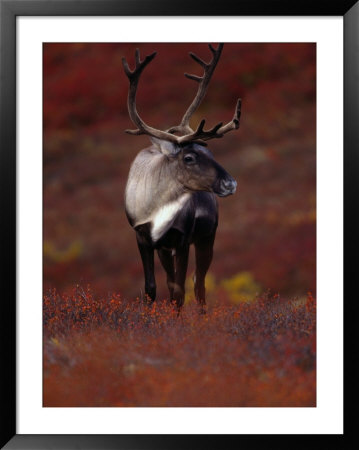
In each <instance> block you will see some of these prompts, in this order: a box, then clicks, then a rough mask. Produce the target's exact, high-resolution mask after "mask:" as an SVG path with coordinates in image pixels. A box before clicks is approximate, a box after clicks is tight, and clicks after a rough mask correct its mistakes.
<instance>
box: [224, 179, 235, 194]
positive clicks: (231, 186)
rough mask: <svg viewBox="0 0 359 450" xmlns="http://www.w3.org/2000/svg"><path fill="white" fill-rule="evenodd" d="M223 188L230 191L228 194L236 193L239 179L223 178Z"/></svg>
mask: <svg viewBox="0 0 359 450" xmlns="http://www.w3.org/2000/svg"><path fill="white" fill-rule="evenodd" d="M221 184H222V188H223V189H224V190H225V191H227V192H228V194H234V193H235V192H236V189H237V181H235V180H234V179H233V178H229V179H225V180H222V182H221Z"/></svg>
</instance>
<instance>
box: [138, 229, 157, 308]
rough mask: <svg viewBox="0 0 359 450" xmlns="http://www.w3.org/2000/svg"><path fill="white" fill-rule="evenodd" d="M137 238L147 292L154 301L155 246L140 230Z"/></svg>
mask: <svg viewBox="0 0 359 450" xmlns="http://www.w3.org/2000/svg"><path fill="white" fill-rule="evenodd" d="M136 238H137V245H138V249H139V251H140V254H141V259H142V264H143V271H144V274H145V294H146V295H147V296H148V297H149V298H150V300H151V301H152V302H154V301H155V300H156V280H155V267H154V251H153V247H152V246H151V245H149V244H148V243H147V241H146V239H145V238H144V237H143V236H142V235H141V234H140V233H139V232H136Z"/></svg>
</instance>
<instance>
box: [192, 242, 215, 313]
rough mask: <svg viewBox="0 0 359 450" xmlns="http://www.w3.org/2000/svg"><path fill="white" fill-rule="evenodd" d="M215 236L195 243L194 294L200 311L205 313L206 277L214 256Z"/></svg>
mask: <svg viewBox="0 0 359 450" xmlns="http://www.w3.org/2000/svg"><path fill="white" fill-rule="evenodd" d="M213 243H214V236H213V238H210V239H207V240H203V239H202V240H199V241H197V242H195V243H194V245H195V253H196V272H195V276H194V294H195V297H196V300H197V303H198V305H199V307H200V312H201V313H205V305H206V288H205V278H206V273H207V271H208V269H209V266H210V265H211V262H212V256H213Z"/></svg>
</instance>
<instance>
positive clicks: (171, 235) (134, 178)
mask: <svg viewBox="0 0 359 450" xmlns="http://www.w3.org/2000/svg"><path fill="white" fill-rule="evenodd" d="M209 48H210V50H211V52H212V54H213V57H212V59H211V61H210V62H209V63H206V62H205V61H203V60H202V59H200V58H199V57H198V56H197V55H195V54H194V53H190V56H191V57H192V58H193V59H194V60H195V61H196V62H197V63H199V64H200V65H201V66H202V67H203V69H204V74H203V76H197V75H191V74H186V73H185V76H186V77H187V78H189V79H191V80H194V81H196V82H197V83H198V91H197V94H196V96H195V98H194V100H193V101H192V103H191V105H190V106H189V107H188V109H187V111H186V112H185V114H184V116H183V118H182V121H181V123H180V124H179V125H178V126H174V127H172V128H170V129H168V130H166V131H161V130H158V129H155V128H152V127H151V126H149V125H147V124H146V123H145V122H144V121H143V120H142V119H141V118H140V116H139V114H138V112H137V110H136V92H137V86H138V81H139V79H140V76H141V74H142V72H143V70H144V68H145V67H146V66H147V65H148V64H149V63H150V62H151V61H152V60H153V58H154V57H155V56H156V52H154V53H152V54H151V55H148V56H146V57H145V59H144V60H143V61H141V59H140V53H139V50H138V49H137V50H136V54H135V60H136V63H135V68H134V70H130V68H129V66H128V63H127V61H126V59H125V58H123V59H122V62H123V67H124V71H125V73H126V75H127V77H128V79H129V82H130V85H129V92H128V102H127V105H128V111H129V115H130V118H131V120H132V122H133V123H134V124H135V126H136V127H137V129H135V130H126V132H127V133H129V134H132V135H141V134H146V135H148V136H150V139H151V141H152V145H151V146H150V147H148V148H146V149H144V150H142V151H140V152H139V154H138V155H137V156H136V158H135V160H134V161H133V163H132V166H131V169H130V172H129V176H128V181H127V185H126V191H125V208H126V215H127V218H128V221H129V223H130V225H131V226H132V227H133V228H134V230H135V232H136V238H137V244H138V248H139V251H140V254H141V258H142V263H143V269H144V275H145V294H146V295H147V297H148V298H149V299H150V300H151V301H154V300H155V298H156V281H155V275H154V250H157V253H158V256H159V259H160V261H161V263H162V266H163V268H164V269H165V271H166V274H167V285H168V289H169V294H170V300H171V301H175V302H176V305H177V308H178V310H180V309H181V307H182V305H183V303H184V298H185V279H186V272H187V265H188V253H189V247H190V245H191V244H194V247H195V258H196V270H195V275H194V290H195V297H196V300H197V302H198V304H199V306H200V309H201V311H203V312H204V307H205V304H206V300H205V276H206V273H207V271H208V268H209V266H210V264H211V260H212V255H213V244H214V239H215V234H216V229H217V224H218V205H217V199H216V195H217V196H219V197H226V196H228V195H231V194H234V192H235V190H236V186H237V183H236V181H235V180H234V179H233V178H232V177H231V176H230V175H229V174H228V173H227V172H226V171H225V170H224V169H223V167H221V166H220V165H219V164H218V163H217V162H216V161H215V159H214V157H213V155H212V153H211V152H210V150H208V148H207V147H206V141H208V140H210V139H213V138H221V137H222V136H223V135H224V134H225V133H227V132H229V131H232V130H235V129H237V128H239V119H240V113H241V100H240V99H239V100H238V101H237V104H236V108H235V114H234V117H233V119H232V120H231V121H230V122H229V123H227V124H226V125H223V124H222V123H218V124H217V125H215V126H214V127H213V128H211V129H209V130H205V129H204V125H205V121H204V120H202V121H201V122H200V124H199V125H198V127H197V129H196V130H193V129H192V128H191V127H190V124H189V121H190V118H191V116H192V115H193V113H194V111H195V110H196V109H197V108H198V106H199V105H200V103H201V101H202V100H203V97H204V96H205V94H206V91H207V88H208V84H209V81H210V79H211V76H212V74H213V71H214V69H215V67H216V65H217V63H218V60H219V58H220V55H221V52H222V48H223V44H219V45H218V47H217V48H214V47H213V46H212V45H209Z"/></svg>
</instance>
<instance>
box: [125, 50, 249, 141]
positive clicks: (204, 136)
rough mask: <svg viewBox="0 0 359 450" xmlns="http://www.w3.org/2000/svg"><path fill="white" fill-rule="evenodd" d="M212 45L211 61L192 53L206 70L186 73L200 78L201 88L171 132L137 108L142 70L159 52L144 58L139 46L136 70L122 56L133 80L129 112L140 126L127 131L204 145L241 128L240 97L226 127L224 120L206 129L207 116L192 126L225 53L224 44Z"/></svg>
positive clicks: (128, 103)
mask: <svg viewBox="0 0 359 450" xmlns="http://www.w3.org/2000/svg"><path fill="white" fill-rule="evenodd" d="M209 48H210V50H211V52H212V53H213V58H212V60H211V61H210V62H209V63H206V62H205V61H203V60H202V59H201V58H199V57H198V56H197V55H195V54H194V53H192V52H190V56H191V57H192V58H193V59H194V60H195V61H196V62H198V63H199V64H200V65H201V66H202V67H203V68H204V73H203V75H202V76H201V77H200V76H197V75H192V74H188V73H185V76H186V77H187V78H189V79H191V80H194V81H197V82H198V83H199V87H198V90H197V94H196V96H195V98H194V99H193V101H192V103H191V104H190V106H189V107H188V109H187V111H186V112H185V114H184V116H183V118H182V120H181V123H180V124H179V125H178V126H175V127H171V128H169V129H168V130H167V131H161V130H157V129H156V128H152V127H150V126H149V125H147V124H146V123H145V122H144V121H143V120H142V119H141V117H140V116H139V114H138V112H137V110H136V93H137V86H138V81H139V78H140V75H141V73H142V72H143V69H144V68H145V67H146V66H147V65H148V64H149V63H150V62H151V61H152V60H153V58H154V57H155V56H156V54H157V52H154V53H152V54H151V55H148V56H146V57H145V59H144V60H143V61H141V60H140V52H139V50H138V49H136V53H135V60H136V65H135V69H134V70H133V71H131V70H130V68H129V66H128V63H127V61H126V59H125V58H122V64H123V67H124V70H125V73H126V75H127V77H128V79H129V81H130V89H129V92H128V99H127V105H128V111H129V114H130V118H131V120H132V122H133V123H134V124H135V125H136V126H137V127H138V129H137V130H126V133H129V134H133V135H140V134H148V135H150V136H153V137H157V138H159V139H164V140H167V141H170V142H175V143H177V144H184V143H188V142H194V141H195V142H198V143H201V144H205V142H204V141H207V140H209V139H213V138H221V137H222V136H223V135H224V134H225V133H228V132H229V131H231V130H234V129H237V128H239V119H240V115H241V99H238V101H237V105H236V109H235V113H234V116H233V119H232V120H231V121H230V122H228V123H227V124H226V125H224V126H222V122H220V123H218V124H217V125H215V126H214V127H213V128H211V129H210V130H207V131H206V130H204V124H205V120H204V119H203V120H202V121H201V122H200V124H199V125H198V127H197V129H196V130H195V131H194V130H193V129H192V128H191V127H190V125H189V120H190V118H191V116H192V115H193V113H194V112H195V110H196V109H197V108H198V107H199V105H200V104H201V102H202V100H203V98H204V96H205V95H206V92H207V89H208V85H209V82H210V80H211V77H212V74H213V72H214V69H215V68H216V65H217V63H218V61H219V58H220V56H221V52H222V49H223V44H219V45H218V47H217V48H216V49H215V48H214V47H213V46H212V45H211V44H209ZM178 132H179V133H182V134H183V135H182V136H175V135H174V133H178Z"/></svg>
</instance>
